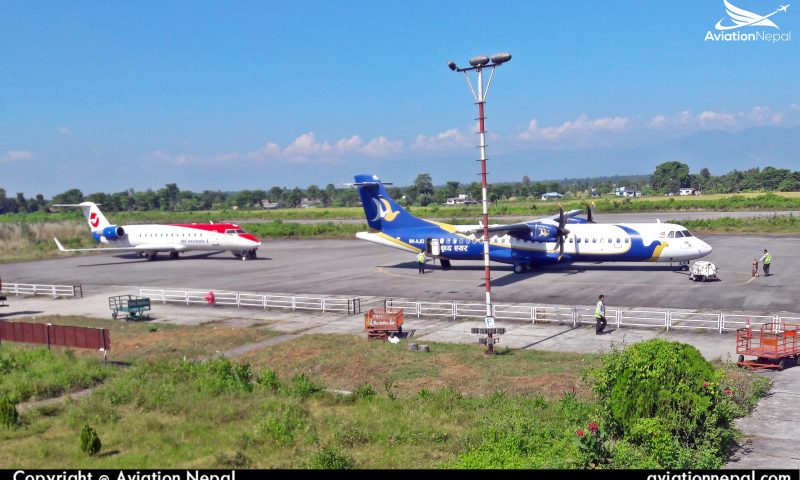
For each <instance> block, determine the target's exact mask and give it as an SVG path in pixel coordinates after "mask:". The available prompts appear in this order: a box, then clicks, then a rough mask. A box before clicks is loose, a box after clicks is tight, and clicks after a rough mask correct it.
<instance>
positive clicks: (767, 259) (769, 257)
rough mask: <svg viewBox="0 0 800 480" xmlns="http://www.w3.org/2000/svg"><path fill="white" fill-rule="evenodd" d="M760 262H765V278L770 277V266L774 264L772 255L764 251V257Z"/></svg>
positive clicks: (762, 256)
mask: <svg viewBox="0 0 800 480" xmlns="http://www.w3.org/2000/svg"><path fill="white" fill-rule="evenodd" d="M758 260H759V261H760V262H764V276H765V277H769V266H770V264H772V254H771V253H769V252H768V251H767V249H766V248H765V249H764V255H761V258H759V259H758Z"/></svg>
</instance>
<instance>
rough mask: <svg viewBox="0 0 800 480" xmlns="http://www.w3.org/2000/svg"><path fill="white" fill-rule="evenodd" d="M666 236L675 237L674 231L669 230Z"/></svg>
mask: <svg viewBox="0 0 800 480" xmlns="http://www.w3.org/2000/svg"><path fill="white" fill-rule="evenodd" d="M667 238H675V232H669V235H667Z"/></svg>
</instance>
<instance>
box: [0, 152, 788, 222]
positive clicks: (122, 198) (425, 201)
mask: <svg viewBox="0 0 800 480" xmlns="http://www.w3.org/2000/svg"><path fill="white" fill-rule="evenodd" d="M622 186H625V187H627V188H628V189H634V190H639V191H641V192H642V193H643V194H644V195H656V194H661V195H663V194H666V193H670V192H677V190H678V189H679V188H695V189H698V190H701V191H703V192H704V193H738V192H746V191H782V192H786V191H798V190H800V172H797V171H795V172H793V171H791V170H789V169H785V168H773V167H765V168H764V169H763V170H761V169H759V168H751V169H748V170H744V171H739V170H733V171H731V172H728V173H726V174H724V175H719V176H714V175H712V174H711V172H709V170H708V169H707V168H703V169H701V170H700V172H699V173H697V174H691V173H689V166H688V165H686V164H684V163H681V162H665V163H662V164H660V165H658V166H656V169H655V172H653V174H652V175H649V176H648V175H627V176H614V177H594V178H583V179H566V178H565V179H564V180H561V181H557V180H553V181H547V182H533V181H531V180H530V178H529V177H528V176H527V175H525V176H523V177H522V180H521V181H519V182H501V183H493V184H491V185H490V186H489V190H488V195H489V198H488V199H489V200H490V201H497V200H506V199H509V198H514V197H516V198H539V197H541V195H542V194H544V193H546V192H558V193H561V194H565V195H584V194H591V193H596V194H599V195H604V194H608V193H611V192H612V191H613V190H614V188H615V187H622ZM387 189H388V191H389V194H390V195H391V196H392V197H393V198H395V199H397V200H398V201H399V202H401V203H403V204H405V205H409V206H410V205H419V206H427V205H431V204H443V203H445V202H446V201H447V199H448V198H452V197H457V196H458V195H461V194H466V195H468V196H469V198H472V199H475V200H480V199H481V184H480V183H479V182H472V183H468V184H465V183H461V182H458V181H453V180H451V181H447V182H445V184H444V185H439V186H436V185H434V183H433V179H432V177H431V175H430V174H428V173H421V174H419V175H417V178H416V180H414V184H413V185H410V186H406V187H394V186H388V187H387ZM303 199H310V200H315V201H318V202H319V205H321V206H323V207H355V206H358V204H359V197H358V192H357V191H356V190H355V189H354V188H349V187H345V188H337V187H336V186H335V185H334V184H332V183H330V184H328V185H327V186H326V187H324V188H320V187H318V186H316V185H311V186H309V187H308V188H305V189H300V188H299V187H295V188H292V189H288V188H286V187H272V188H270V189H269V190H240V191H238V192H222V191H219V190H216V191H213V190H204V191H202V192H192V191H190V190H181V189H179V188H178V185H177V184H175V183H169V184H166V185H165V186H164V188H160V189H158V190H152V189H148V190H143V191H136V190H134V189H128V190H125V191H122V192H117V193H103V192H97V193H91V194H88V195H84V194H83V193H82V192H81V191H80V190H79V189H77V188H73V189H70V190H67V191H66V192H63V193H59V194H58V195H55V196H53V198H52V199H49V200H48V199H45V198H44V196H43V195H42V194H38V195H36V196H35V197H32V198H25V196H24V195H23V194H22V193H17V194H16V196H15V197H8V196H7V195H6V191H5V190H4V189H2V188H0V214H5V213H25V212H37V211H47V210H48V209H49V208H50V206H52V205H55V204H64V203H73V204H74V203H80V202H83V201H91V202H94V203H97V204H102V205H103V209H104V210H108V211H112V212H113V211H151V210H163V211H181V212H188V211H196V210H222V209H231V208H236V209H259V208H263V207H262V201H268V202H271V203H277V204H279V205H280V206H283V207H299V206H300V204H301V202H302V200H303Z"/></svg>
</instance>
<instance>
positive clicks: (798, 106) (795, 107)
mask: <svg viewBox="0 0 800 480" xmlns="http://www.w3.org/2000/svg"><path fill="white" fill-rule="evenodd" d="M789 108H790V109H792V110H794V111H798V110H800V105H798V104H796V103H792V104H791V105H789Z"/></svg>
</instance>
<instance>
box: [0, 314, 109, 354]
mask: <svg viewBox="0 0 800 480" xmlns="http://www.w3.org/2000/svg"><path fill="white" fill-rule="evenodd" d="M2 340H5V341H7V342H23V343H35V344H39V345H47V347H48V348H49V347H50V345H56V346H60V347H74V348H91V349H94V350H100V349H102V350H103V352H104V354H105V352H108V351H109V350H111V335H110V334H109V332H108V329H106V328H91V327H71V326H67V325H51V324H45V323H25V322H8V321H0V341H2Z"/></svg>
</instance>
